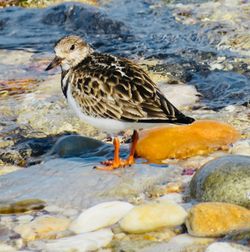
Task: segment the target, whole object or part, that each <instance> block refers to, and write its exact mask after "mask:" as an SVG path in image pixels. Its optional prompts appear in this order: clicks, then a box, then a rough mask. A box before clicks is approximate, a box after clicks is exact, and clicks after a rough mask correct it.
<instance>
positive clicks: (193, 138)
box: [136, 121, 239, 162]
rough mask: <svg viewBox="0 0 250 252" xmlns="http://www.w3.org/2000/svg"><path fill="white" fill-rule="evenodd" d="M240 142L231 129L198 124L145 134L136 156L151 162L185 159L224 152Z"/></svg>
mask: <svg viewBox="0 0 250 252" xmlns="http://www.w3.org/2000/svg"><path fill="white" fill-rule="evenodd" d="M238 138H239V133H238V132H237V131H236V130H235V129H234V128H233V127H232V126H230V125H228V124H225V123H221V122H216V121H196V122H194V123H192V124H191V125H185V126H174V127H159V128H154V129H148V130H144V131H142V132H141V134H140V139H139V141H138V144H137V147H136V153H137V154H138V155H139V156H140V157H143V158H146V159H147V160H149V161H151V162H161V161H162V160H164V159H167V158H178V159H184V158H187V157H191V156H195V155H204V154H208V153H210V152H213V151H215V150H218V149H222V148H225V147H226V146H227V145H229V144H231V143H233V142H235V141H236V140H237V139H238Z"/></svg>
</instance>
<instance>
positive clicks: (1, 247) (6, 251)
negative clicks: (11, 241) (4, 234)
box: [0, 243, 18, 252]
mask: <svg viewBox="0 0 250 252" xmlns="http://www.w3.org/2000/svg"><path fill="white" fill-rule="evenodd" d="M0 251H1V252H16V251H18V250H17V249H15V248H14V247H12V246H10V245H7V244H4V243H0Z"/></svg>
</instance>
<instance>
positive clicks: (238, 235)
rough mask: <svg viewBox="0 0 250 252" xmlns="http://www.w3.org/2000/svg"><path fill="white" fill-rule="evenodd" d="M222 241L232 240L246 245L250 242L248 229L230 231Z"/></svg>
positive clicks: (249, 230)
mask: <svg viewBox="0 0 250 252" xmlns="http://www.w3.org/2000/svg"><path fill="white" fill-rule="evenodd" d="M222 241H227V242H230V241H234V242H238V243H240V244H242V245H248V244H250V229H249V228H248V229H242V230H236V231H233V232H231V233H230V234H228V235H226V236H225V237H224V238H223V239H222Z"/></svg>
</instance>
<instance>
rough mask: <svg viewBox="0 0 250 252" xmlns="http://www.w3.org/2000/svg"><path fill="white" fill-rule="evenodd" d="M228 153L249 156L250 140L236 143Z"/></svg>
mask: <svg viewBox="0 0 250 252" xmlns="http://www.w3.org/2000/svg"><path fill="white" fill-rule="evenodd" d="M230 153H232V154H237V155H245V156H250V139H246V140H241V141H237V142H236V143H235V144H233V146H232V147H231V148H230Z"/></svg>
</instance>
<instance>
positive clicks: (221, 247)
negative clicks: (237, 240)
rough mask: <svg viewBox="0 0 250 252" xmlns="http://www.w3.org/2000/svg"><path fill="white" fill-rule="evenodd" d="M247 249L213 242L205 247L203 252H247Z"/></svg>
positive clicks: (231, 244)
mask: <svg viewBox="0 0 250 252" xmlns="http://www.w3.org/2000/svg"><path fill="white" fill-rule="evenodd" d="M249 251H250V249H249V247H246V246H241V245H238V244H233V243H227V242H215V243H212V244H211V245H209V246H208V247H207V249H206V250H205V252H249Z"/></svg>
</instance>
